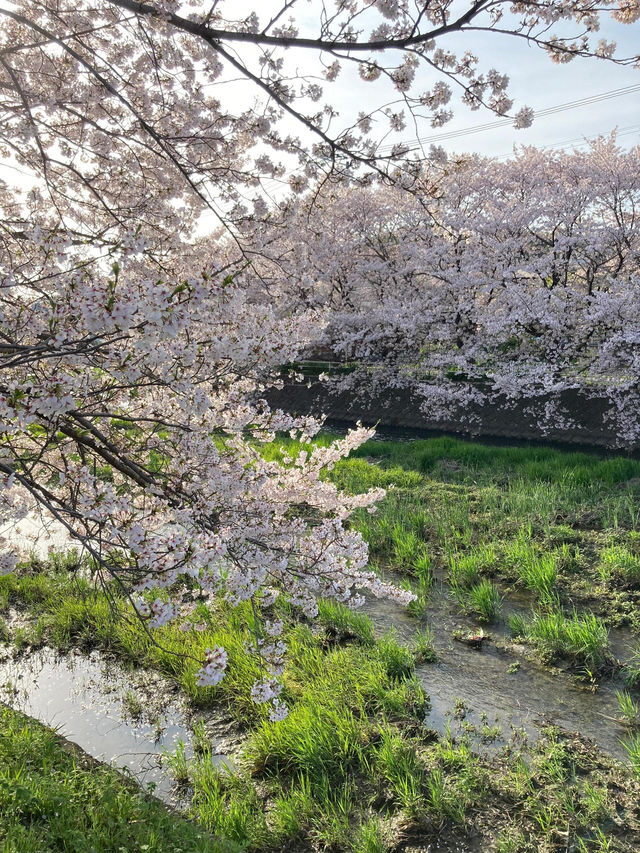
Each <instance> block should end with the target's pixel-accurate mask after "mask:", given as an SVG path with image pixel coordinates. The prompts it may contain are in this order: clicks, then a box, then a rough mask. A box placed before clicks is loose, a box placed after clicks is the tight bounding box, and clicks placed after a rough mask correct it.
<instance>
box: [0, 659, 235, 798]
mask: <svg viewBox="0 0 640 853" xmlns="http://www.w3.org/2000/svg"><path fill="white" fill-rule="evenodd" d="M0 700H2V701H4V702H6V703H7V704H8V705H10V706H11V707H13V708H15V709H17V710H20V711H23V712H24V713H25V714H29V715H30V716H31V717H35V718H36V719H38V720H40V721H41V722H43V723H46V724H47V725H49V726H51V727H53V728H56V729H57V730H58V731H59V732H60V734H62V735H63V736H64V737H66V738H67V739H68V740H70V741H73V742H74V743H76V744H78V746H80V747H81V748H82V749H83V750H85V752H87V753H89V755H92V756H93V757H94V758H98V759H100V760H101V761H105V762H107V763H111V764H113V765H114V766H115V767H117V768H119V769H121V770H125V771H126V772H128V773H130V774H131V775H132V776H133V777H134V778H135V779H136V780H137V781H138V782H139V783H140V784H141V785H142V786H143V787H144V788H146V789H148V790H150V791H152V792H153V793H155V795H156V796H157V797H159V798H160V799H162V800H164V801H165V802H168V803H171V804H174V805H176V804H178V805H179V802H177V799H176V796H175V786H174V784H173V780H172V777H171V774H170V772H169V768H168V766H167V762H166V760H163V757H164V753H165V751H168V752H172V751H174V750H175V749H176V747H177V746H178V744H179V742H180V741H182V743H183V744H184V750H185V755H186V756H187V757H190V756H191V755H192V754H193V744H192V741H193V733H192V729H191V727H190V721H189V717H188V714H187V709H186V705H185V703H184V702H183V701H182V700H181V698H180V696H179V695H178V694H177V693H176V691H175V690H174V689H173V688H172V687H171V685H170V684H168V682H166V681H164V680H163V679H162V678H160V677H159V676H157V675H156V674H154V673H148V672H143V671H139V670H138V671H135V672H130V671H127V670H126V669H124V668H123V667H121V666H119V665H118V664H116V663H114V662H113V661H111V660H107V659H106V658H105V657H104V656H102V655H101V654H99V653H98V652H92V653H91V654H90V655H84V654H81V653H76V654H74V653H71V654H68V655H59V654H57V653H56V652H54V651H53V650H52V649H48V648H45V649H41V650H38V651H35V652H32V653H29V654H24V655H21V656H20V657H12V656H9V655H7V656H5V657H4V659H3V658H0ZM219 747H220V743H216V740H215V739H214V740H213V749H212V751H213V752H214V753H216V750H217V749H218V748H219ZM217 758H218V759H219V761H220V763H223V762H224V761H225V755H224V754H218V755H217Z"/></svg>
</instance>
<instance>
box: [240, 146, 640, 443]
mask: <svg viewBox="0 0 640 853" xmlns="http://www.w3.org/2000/svg"><path fill="white" fill-rule="evenodd" d="M639 210H640V149H638V148H634V149H632V150H630V151H624V150H622V149H621V148H619V147H618V146H617V144H616V141H615V136H612V137H609V138H602V139H598V140H594V141H593V142H592V143H591V144H590V145H589V146H588V148H587V149H586V150H583V151H574V152H569V153H566V152H545V151H540V150H536V149H533V148H524V149H522V150H520V151H519V152H518V153H517V154H516V155H515V156H514V157H513V158H511V159H510V160H508V161H507V162H504V163H503V162H500V161H497V160H494V159H491V158H482V157H477V156H464V157H453V158H451V159H450V160H449V161H445V162H431V163H430V164H427V165H424V166H423V169H422V173H421V174H420V175H418V176H416V179H415V184H414V187H413V191H412V192H411V193H407V192H406V191H404V190H403V189H402V188H401V187H398V186H393V185H392V186H389V185H386V184H385V185H380V186H377V187H374V188H357V187H350V188H346V187H344V186H340V187H325V189H324V190H323V191H322V192H321V193H320V194H314V196H313V197H312V198H302V199H300V200H298V201H297V202H294V203H291V204H289V205H287V206H284V207H283V209H282V211H281V212H280V215H279V217H274V221H273V223H272V224H271V226H270V227H266V226H265V225H264V224H253V225H251V226H247V228H251V229H252V234H253V232H255V237H254V242H255V243H256V244H257V243H258V240H259V237H260V235H262V241H261V245H262V246H263V251H262V259H261V263H259V264H258V263H256V265H255V269H254V274H255V277H256V287H257V288H259V289H263V290H265V291H266V292H267V293H269V294H270V296H271V297H272V298H273V299H275V298H279V299H280V300H281V301H282V304H283V306H286V310H293V308H292V306H295V305H296V304H298V305H300V306H306V307H307V308H313V309H315V310H318V309H319V308H320V306H322V305H325V306H329V308H328V310H327V311H326V315H325V324H324V325H318V329H319V333H318V334H317V335H316V339H315V343H314V344H313V345H312V346H311V347H310V350H309V352H310V353H311V354H313V353H314V352H315V353H317V352H319V351H320V350H323V349H324V351H325V353H326V351H327V349H328V350H329V351H330V354H331V356H332V357H333V358H335V359H336V360H337V361H343V362H344V361H349V362H352V363H354V364H355V365H357V366H359V369H356V370H353V371H352V372H350V373H349V374H348V375H347V376H346V377H342V378H341V379H339V380H338V379H335V380H334V384H335V385H336V386H337V388H338V389H339V390H345V388H349V389H351V390H352V391H353V392H354V393H357V394H361V395H373V396H374V397H380V395H384V393H385V389H389V388H390V387H404V388H410V389H411V390H412V391H413V393H414V394H416V395H417V396H418V397H419V398H421V399H422V405H423V408H424V410H425V413H426V414H427V416H428V417H430V418H431V419H437V418H439V417H443V416H446V415H447V414H449V413H450V412H451V411H452V410H453V409H459V407H460V405H461V404H463V403H472V402H475V403H478V402H480V403H490V402H491V401H492V400H495V399H496V398H497V397H500V398H502V399H503V400H504V398H505V397H506V398H507V399H510V400H512V401H518V402H522V400H523V399H524V398H528V401H529V405H530V406H532V407H533V408H532V412H531V414H532V416H533V417H535V418H536V419H537V421H538V422H539V425H540V426H541V428H543V429H544V428H545V426H552V425H556V426H557V425H558V424H559V423H560V421H561V420H566V418H567V415H566V413H562V412H561V411H560V409H559V405H560V403H561V398H562V393H563V392H566V391H569V390H579V391H580V392H581V393H582V394H583V395H584V396H587V397H589V396H596V397H599V398H602V397H603V396H606V397H608V399H609V417H610V419H611V420H612V421H613V424H614V427H615V430H616V431H617V434H618V437H619V440H620V443H621V444H625V443H634V442H636V441H637V440H638V438H639V437H640V418H639V415H638V411H639V410H638V406H637V405H636V404H637V401H638V390H639V386H638V378H639V377H640V349H639V347H638V344H639V343H640V341H639V340H638V322H637V317H638V316H640V313H639V309H640V304H639V303H638V280H639V275H640V262H639V259H640V221H639V218H638V211H639ZM282 310H285V308H283V309H282ZM536 400H538V401H539V404H538V405H536V404H535V401H536Z"/></svg>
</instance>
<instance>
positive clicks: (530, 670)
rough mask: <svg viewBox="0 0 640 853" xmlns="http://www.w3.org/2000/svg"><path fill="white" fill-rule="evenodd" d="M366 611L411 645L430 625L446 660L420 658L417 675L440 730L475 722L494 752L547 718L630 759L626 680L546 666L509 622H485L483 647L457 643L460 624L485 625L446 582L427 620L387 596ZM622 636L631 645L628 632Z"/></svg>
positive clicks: (431, 720) (431, 721)
mask: <svg viewBox="0 0 640 853" xmlns="http://www.w3.org/2000/svg"><path fill="white" fill-rule="evenodd" d="M364 610H365V612H366V613H367V614H368V615H369V616H370V617H371V618H372V620H373V622H374V625H375V626H376V630H378V631H385V630H389V629H391V628H392V629H394V630H395V631H396V633H397V635H398V639H399V640H401V641H403V642H406V643H408V644H411V642H412V639H413V637H414V634H415V631H416V630H417V629H418V628H420V627H421V626H424V624H425V621H426V623H428V624H429V626H430V628H431V630H432V632H433V635H434V645H435V648H436V653H437V656H438V661H437V663H435V664H420V665H418V666H417V667H416V675H417V677H418V679H419V680H420V682H421V684H422V685H423V687H424V689H425V691H426V692H427V694H428V695H429V697H430V701H431V711H430V713H429V714H428V716H427V719H426V725H427V726H428V727H429V728H432V729H434V730H435V731H437V732H438V733H439V734H442V733H444V732H445V731H446V730H447V727H448V726H451V729H452V731H457V730H460V729H462V728H468V727H469V726H470V725H471V726H474V727H475V729H476V730H477V741H478V746H479V747H481V748H484V749H486V750H487V751H493V750H496V749H498V748H501V747H502V746H504V745H505V743H506V742H507V741H508V740H509V738H510V737H511V736H512V735H513V733H514V731H515V730H522V731H523V733H524V734H526V736H527V737H528V738H530V739H535V738H537V737H538V735H539V727H540V724H545V723H551V724H553V725H557V726H560V727H561V728H563V729H565V730H567V731H569V732H576V733H578V734H579V735H580V736H582V737H585V738H588V739H590V740H592V741H594V742H595V743H596V744H597V745H598V746H599V747H600V749H602V750H603V751H605V752H607V753H609V754H610V755H612V756H614V757H615V758H618V759H620V760H625V759H626V758H627V754H626V752H625V750H624V748H623V747H622V745H621V743H620V740H621V738H624V737H625V736H627V734H628V731H627V730H626V729H625V727H624V725H623V724H622V722H619V721H618V718H619V716H620V712H619V708H618V700H617V698H616V691H617V690H621V689H622V684H621V683H619V682H617V681H609V680H604V679H603V680H602V681H601V682H600V683H599V685H598V686H597V687H596V686H595V685H589V686H586V687H585V686H584V685H582V684H581V683H579V682H578V681H577V680H576V678H575V677H574V676H573V675H571V674H570V673H567V672H563V671H561V670H557V669H549V668H548V667H543V666H541V665H539V664H537V663H536V662H535V661H533V660H531V659H530V658H529V657H528V655H529V654H530V652H529V651H528V650H527V649H525V647H524V646H517V645H514V644H513V643H511V642H507V639H506V636H505V628H504V626H491V627H489V628H487V627H486V626H485V628H484V630H485V633H488V634H489V639H487V640H485V641H484V642H483V644H482V648H481V649H479V650H477V649H472V648H470V647H469V646H467V645H465V644H464V643H461V642H457V641H456V640H455V639H453V636H452V635H453V632H454V631H455V630H461V631H462V632H463V633H477V632H478V631H479V630H480V625H479V624H478V623H477V622H475V621H474V620H473V619H472V618H469V617H465V616H460V615H459V614H458V613H457V612H456V607H455V604H454V603H453V601H452V599H451V597H450V595H449V594H448V592H447V590H446V588H443V589H441V590H436V591H434V594H433V597H432V602H431V605H430V607H429V609H428V612H427V614H426V618H425V620H418V619H414V618H413V617H411V616H409V615H408V614H407V613H406V611H404V610H403V609H402V608H401V607H400V606H398V605H396V604H394V603H392V602H389V601H384V600H376V599H373V600H370V601H368V602H367V604H366V605H365V608H364ZM616 639H617V643H619V644H621V645H622V646H626V641H625V638H622V637H620V636H618V637H617V638H616ZM514 664H515V666H514ZM455 706H457V707H458V708H460V713H459V714H458V715H457V718H454V715H453V714H452V711H453V709H454V707H455ZM463 706H464V707H463ZM496 724H497V725H498V726H499V728H500V732H501V734H500V737H499V738H498V739H496V740H495V741H491V740H488V739H487V736H490V735H491V734H492V733H491V732H489V731H488V729H487V728H484V727H485V726H487V727H493V726H494V725H496ZM483 730H484V735H485V738H484V740H483Z"/></svg>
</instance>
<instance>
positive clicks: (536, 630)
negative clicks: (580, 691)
mask: <svg viewBox="0 0 640 853" xmlns="http://www.w3.org/2000/svg"><path fill="white" fill-rule="evenodd" d="M524 636H525V637H526V638H528V639H529V640H530V641H531V642H533V643H534V644H535V645H536V646H537V647H538V649H539V650H540V651H541V653H542V654H543V656H544V657H545V658H547V659H549V660H552V661H553V660H557V659H558V658H567V659H568V660H569V661H570V662H571V663H572V664H573V665H574V666H577V667H582V668H584V669H585V670H588V672H589V674H597V673H598V672H599V671H600V670H601V669H602V668H603V667H604V666H605V665H606V664H608V663H610V662H611V653H610V651H609V640H608V632H607V628H606V626H605V624H604V623H603V622H602V621H601V620H600V619H598V618H597V617H596V616H594V615H593V614H592V613H584V614H578V613H575V612H574V613H573V614H571V615H569V616H567V615H566V614H564V613H562V612H561V611H552V612H551V613H537V614H535V615H534V617H533V619H532V620H531V621H530V622H529V623H528V624H526V625H525V627H524Z"/></svg>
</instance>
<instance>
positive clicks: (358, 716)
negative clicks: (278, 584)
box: [0, 436, 640, 853]
mask: <svg viewBox="0 0 640 853" xmlns="http://www.w3.org/2000/svg"><path fill="white" fill-rule="evenodd" d="M319 441H321V442H327V441H330V436H320V437H319ZM299 449H300V447H299V445H298V444H297V443H296V442H293V441H291V440H289V439H284V438H282V439H278V440H277V441H275V442H274V443H273V444H271V445H267V446H265V447H264V448H263V452H264V453H265V454H266V455H267V456H270V457H271V458H280V459H283V458H284V455H285V454H287V453H295V452H296V451H297V450H299ZM327 476H330V477H331V479H332V480H334V482H336V483H337V484H338V485H339V486H340V487H342V488H343V489H345V490H347V491H351V492H358V491H362V490H364V489H367V488H369V487H371V486H383V487H385V488H387V489H388V494H387V496H386V498H384V500H383V501H381V502H380V505H379V507H378V511H377V513H375V514H374V515H370V514H369V513H367V512H362V513H361V514H358V515H357V516H356V517H354V519H353V524H354V526H355V527H356V528H357V529H358V530H360V531H361V532H362V534H363V536H364V537H365V539H366V540H367V541H368V543H369V547H370V553H371V559H372V564H373V565H374V566H375V567H377V569H378V570H379V571H380V572H381V573H383V574H385V575H386V576H387V577H389V578H392V579H394V580H395V581H396V582H400V583H406V584H408V585H410V586H411V588H412V589H413V590H414V591H415V593H416V595H417V600H416V602H415V603H414V604H413V605H412V606H411V607H410V608H409V610H408V611H404V610H401V609H399V608H398V607H397V606H396V605H391V604H388V603H386V602H383V601H375V600H371V601H368V602H367V604H366V605H365V612H364V613H363V612H352V611H349V610H347V609H346V608H344V607H341V606H338V605H335V604H332V603H325V604H322V606H321V610H320V618H319V620H318V621H317V622H315V623H313V624H310V623H308V622H307V621H306V620H305V619H304V618H301V616H300V614H299V613H298V612H297V611H296V610H294V609H292V608H291V607H289V606H288V605H287V603H286V602H279V603H277V604H276V605H275V609H274V612H273V614H272V615H273V618H281V619H282V620H283V622H284V623H285V639H286V641H287V643H288V646H289V650H290V651H289V657H288V661H287V668H286V670H285V674H284V684H285V687H284V699H285V701H286V702H287V704H288V705H289V707H290V709H291V712H290V714H289V717H288V718H287V719H285V720H284V721H282V722H280V723H277V724H273V723H271V722H269V721H268V720H267V719H266V716H265V713H264V711H263V710H262V709H261V708H260V707H259V706H256V705H254V704H253V703H252V702H251V700H250V698H249V691H250V685H251V682H252V680H253V678H254V676H255V674H256V669H255V666H256V664H255V660H254V659H253V658H252V656H251V655H249V654H247V651H246V646H247V643H249V642H250V640H251V636H252V630H253V621H252V618H253V617H252V612H251V608H250V607H249V606H248V605H240V606H239V607H237V608H232V607H230V606H228V605H226V604H225V603H224V602H220V603H219V604H218V606H217V609H216V611H215V612H213V613H211V612H208V611H206V610H205V609H204V608H198V610H197V611H196V613H195V614H194V619H195V620H197V621H198V623H199V624H200V627H203V628H204V630H202V631H197V632H196V631H193V632H183V631H180V630H179V629H178V628H177V627H174V626H172V625H167V626H165V627H164V628H162V629H159V630H158V631H157V632H156V633H155V634H154V637H155V639H156V641H157V644H154V643H152V642H151V641H150V640H149V638H148V637H147V636H146V634H145V633H144V631H143V630H142V629H141V627H140V625H138V624H137V623H136V622H135V621H134V620H131V619H128V618H127V616H128V610H127V605H126V602H125V600H124V599H122V598H121V597H119V596H118V595H117V594H115V596H114V598H113V601H112V605H114V606H115V608H116V615H118V616H119V618H114V612H113V611H112V609H111V607H110V604H109V602H108V601H107V599H106V597H105V595H104V592H102V591H101V590H100V589H96V588H95V587H94V585H93V583H92V582H91V577H90V574H88V573H85V574H82V573H79V572H78V565H77V563H74V561H73V559H72V558H67V559H66V560H58V561H57V562H55V563H54V564H53V565H51V564H45V563H44V562H42V561H40V562H38V561H37V560H36V561H34V562H32V563H30V564H25V565H23V566H22V567H21V568H20V571H19V572H17V573H16V574H15V575H8V576H6V577H4V578H0V614H4V619H5V623H6V624H5V627H4V631H3V628H2V624H0V635H2V634H4V637H5V648H6V649H8V650H10V652H11V654H15V655H18V656H21V655H22V656H24V655H28V654H33V650H34V649H35V648H37V647H41V646H44V645H48V646H51V647H54V648H56V649H57V650H58V651H59V652H61V653H63V654H64V653H65V652H67V651H69V650H75V651H77V652H78V653H79V654H81V655H90V654H91V653H92V652H95V651H96V650H98V651H99V653H100V655H101V656H103V657H104V658H105V659H109V658H111V659H113V660H114V661H116V662H117V663H118V665H122V666H134V667H144V668H146V669H147V670H150V671H152V672H157V673H159V674H161V675H162V677H163V678H164V679H167V681H168V682H169V683H170V684H171V685H173V687H172V690H173V691H177V693H175V692H172V693H171V696H172V697H173V699H175V698H176V697H178V696H179V698H180V702H181V703H184V707H185V708H186V715H185V719H187V720H191V722H190V723H189V725H190V726H191V729H192V731H193V734H194V735H195V736H194V737H192V738H191V741H190V743H192V744H193V752H192V755H190V754H189V750H185V749H182V748H181V747H180V746H178V747H177V748H175V749H174V750H173V753H172V756H171V757H170V758H168V759H167V761H168V768H169V770H170V772H171V773H172V774H173V777H174V780H175V792H176V795H177V799H178V800H180V801H182V802H183V803H185V805H186V808H187V814H189V815H190V816H191V817H192V818H193V819H195V820H196V821H197V822H198V823H199V825H200V826H201V827H202V830H203V831H206V832H207V833H210V834H211V835H212V836H214V837H216V838H218V839H221V840H222V839H224V840H225V841H226V842H227V843H228V844H230V845H231V847H230V849H231V850H234V851H244V850H247V851H256V853H257V851H261V852H262V851H265V853H266V851H274V853H275V851H281V850H287V851H294V853H309V851H317V853H321V851H323V853H324V851H335V853H391V851H394V853H395V851H404V853H409V851H417V850H435V849H439V850H440V851H457V852H458V853H479V851H482V853H489V851H491V853H534V851H535V853H541V852H542V853H560V851H563V853H566V851H567V850H573V851H581V853H584V851H588V853H591V851H593V853H596V851H604V850H615V851H625V853H635V851H637V850H638V849H640V806H639V803H640V738H639V737H638V734H637V732H638V725H639V724H640V716H639V713H638V705H639V704H640V621H639V619H638V613H639V612H640V608H639V604H640V517H639V513H638V511H637V505H638V496H639V494H640V489H638V484H639V483H640V461H636V460H634V459H629V458H625V457H608V458H601V457H599V456H598V455H594V454H581V453H564V452H561V451H558V450H552V449H548V448H528V447H525V448H516V447H502V448H500V447H495V446H492V447H489V446H485V445H482V444H477V443H471V442H463V441H455V440H452V439H431V440H426V441H415V442H384V441H372V442H368V443H367V444H366V445H364V446H363V447H361V448H359V449H358V450H357V451H356V452H355V453H353V454H352V456H351V457H350V458H349V459H347V460H345V461H343V462H340V463H339V464H337V465H336V467H335V469H334V471H333V472H331V474H328V475H327ZM86 568H88V567H85V569H86ZM9 608H13V609H14V611H16V612H19V613H21V614H23V619H22V621H20V620H17V619H13V620H8V619H7V614H8V613H9ZM214 644H220V645H224V646H225V647H226V648H227V649H228V651H229V671H228V674H227V676H226V677H225V679H223V681H222V682H220V684H219V685H218V686H217V687H214V688H202V687H198V685H197V684H196V681H195V673H196V671H197V668H198V666H199V661H200V659H201V658H202V656H203V653H204V649H205V648H206V647H211V646H212V645H214ZM213 712H215V713H216V714H218V715H219V714H224V715H226V716H227V718H228V719H229V725H230V726H232V727H233V728H234V731H235V733H236V742H237V743H238V745H239V746H238V752H237V758H234V764H235V767H234V769H233V770H232V771H231V772H230V771H229V770H227V769H225V768H224V767H221V766H220V763H219V761H218V760H217V750H218V748H217V745H216V741H215V732H214V731H213V730H212V729H211V727H210V726H208V725H207V719H208V715H210V714H211V713H213ZM436 845H439V846H438V847H437V848H436ZM80 849H82V848H80ZM169 849H170V848H169Z"/></svg>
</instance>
